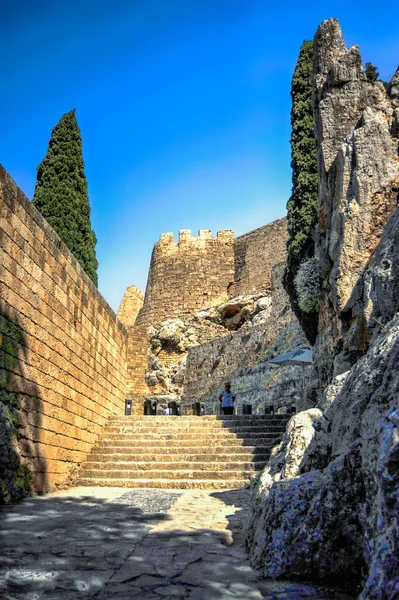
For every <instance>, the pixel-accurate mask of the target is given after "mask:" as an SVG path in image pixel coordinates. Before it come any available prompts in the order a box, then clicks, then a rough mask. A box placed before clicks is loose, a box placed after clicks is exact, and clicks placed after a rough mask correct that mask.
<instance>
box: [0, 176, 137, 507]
mask: <svg viewBox="0 0 399 600" xmlns="http://www.w3.org/2000/svg"><path fill="white" fill-rule="evenodd" d="M0 210H1V212H0V218H1V221H0V223H1V227H0V249H1V263H0V265H1V266H0V291H1V294H0V324H1V327H0V415H2V416H1V418H0V455H1V456H2V457H6V461H5V464H6V466H4V462H3V463H2V464H1V465H0V479H1V480H2V484H3V485H4V486H5V487H4V489H5V490H6V488H7V486H8V485H9V486H11V487H10V490H11V492H7V493H11V496H12V494H13V490H14V492H15V495H17V488H18V486H19V487H21V486H23V485H26V484H27V483H29V479H30V476H29V474H28V471H29V470H31V471H32V473H33V476H32V483H33V485H34V487H35V488H36V490H38V491H46V490H47V489H48V488H49V487H52V486H54V485H58V484H65V483H67V482H68V481H69V480H70V479H71V478H73V476H74V472H75V471H76V469H77V467H78V466H79V465H80V463H81V462H82V461H84V460H85V458H86V455H87V453H88V452H89V451H90V449H91V448H92V446H93V444H94V443H95V442H96V440H97V435H98V433H99V431H100V430H101V427H102V426H103V425H104V422H105V421H106V419H107V417H108V416H109V415H111V414H123V410H124V398H125V392H126V378H127V370H126V369H127V365H126V341H127V335H126V330H125V328H124V326H123V325H122V324H121V323H120V322H119V321H118V320H117V318H116V316H115V314H114V313H113V311H112V310H111V308H110V307H109V306H108V304H107V303H106V302H105V300H104V299H103V297H102V296H101V294H100V293H99V292H98V290H97V289H96V287H95V286H94V284H93V283H92V282H91V281H90V280H89V278H88V277H87V276H86V274H85V273H84V271H83V269H82V268H81V266H80V265H79V263H78V262H77V260H76V259H75V258H74V257H73V256H72V254H71V253H70V252H69V250H68V249H67V247H66V246H65V244H64V243H63V242H62V241H61V240H60V238H59V237H58V236H57V234H56V233H55V232H54V230H53V229H52V228H51V227H50V226H49V225H48V223H47V222H46V221H45V220H44V219H43V217H42V216H41V215H40V214H39V212H38V211H37V210H36V209H35V207H34V206H33V205H32V204H31V203H30V202H29V200H28V199H27V198H26V197H25V196H24V194H23V193H22V192H21V191H20V190H19V189H18V187H17V186H16V185H15V183H14V182H13V181H12V179H11V178H10V177H9V176H8V174H7V173H6V172H5V170H4V169H3V168H2V167H0ZM4 482H5V483H4ZM13 486H14V487H13Z"/></svg>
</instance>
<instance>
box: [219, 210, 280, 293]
mask: <svg viewBox="0 0 399 600" xmlns="http://www.w3.org/2000/svg"><path fill="white" fill-rule="evenodd" d="M287 238H288V234H287V219H286V218H285V217H284V218H282V219H278V220H277V221H273V223H269V225H265V226H264V227H259V228H258V229H255V230H254V231H250V232H248V233H245V234H244V235H240V236H239V237H237V238H236V239H235V240H234V282H235V285H234V286H232V287H231V288H230V295H231V296H234V295H238V294H255V293H256V292H260V291H265V290H269V289H270V288H271V273H272V268H273V266H274V265H275V264H277V263H280V262H282V261H285V260H286V257H287V251H286V242H287Z"/></svg>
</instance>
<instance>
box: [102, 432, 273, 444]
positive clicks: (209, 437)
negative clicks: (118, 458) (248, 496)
mask: <svg viewBox="0 0 399 600" xmlns="http://www.w3.org/2000/svg"><path fill="white" fill-rule="evenodd" d="M277 435H278V434H277ZM277 435H276V433H265V432H256V433H255V434H250V435H248V436H247V435H245V434H240V433H232V432H230V431H223V432H217V433H213V432H208V433H189V432H187V431H183V432H173V433H158V432H152V431H149V432H147V433H106V434H103V435H102V436H101V439H103V440H107V441H111V440H117V439H118V440H121V441H122V440H124V441H128V440H136V442H138V441H140V442H141V441H143V442H145V441H150V440H152V441H166V440H170V441H186V440H197V441H204V442H205V441H207V442H209V443H212V441H216V440H220V441H221V442H222V443H223V441H224V440H226V441H230V440H234V439H239V440H241V439H245V440H247V439H254V440H262V439H265V440H267V439H274V438H276V437H277Z"/></svg>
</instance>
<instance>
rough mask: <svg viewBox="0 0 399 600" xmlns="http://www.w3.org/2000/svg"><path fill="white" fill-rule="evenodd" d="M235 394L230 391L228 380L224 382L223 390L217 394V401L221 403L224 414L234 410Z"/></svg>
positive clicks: (229, 413)
mask: <svg viewBox="0 0 399 600" xmlns="http://www.w3.org/2000/svg"><path fill="white" fill-rule="evenodd" d="M235 399H236V397H235V395H234V394H233V393H232V391H231V384H230V381H226V383H225V384H224V390H223V392H222V393H221V394H219V402H220V404H221V405H222V411H223V414H224V415H232V414H233V412H234V402H235Z"/></svg>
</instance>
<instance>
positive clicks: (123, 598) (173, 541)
mask: <svg viewBox="0 0 399 600" xmlns="http://www.w3.org/2000/svg"><path fill="white" fill-rule="evenodd" d="M247 496H248V491H247V490H240V491H220V492H216V493H215V492H214V491H210V490H204V491H201V490H188V491H185V492H174V491H161V490H134V491H128V492H126V491H125V490H123V489H118V488H113V489H109V488H108V489H107V488H102V489H100V488H76V489H75V490H73V491H72V490H71V491H69V492H64V493H62V494H57V495H55V496H48V497H46V498H34V499H30V500H29V501H27V502H24V503H23V504H21V505H19V506H18V507H13V508H12V507H9V508H7V509H5V510H4V512H2V515H1V517H2V523H4V524H5V527H4V528H2V531H1V533H0V536H1V538H2V539H1V542H2V555H1V564H0V594H1V596H2V598H7V599H8V598H12V599H13V600H49V599H50V600H80V599H83V598H87V599H94V598H95V599H96V600H110V599H111V598H118V600H128V599H129V600H131V599H132V598H139V599H140V600H154V599H155V600H160V599H162V598H169V599H170V598H185V599H187V600H202V599H204V600H205V599H206V600H216V598H220V599H222V598H235V599H236V600H249V599H250V598H258V599H259V600H261V599H262V598H263V599H265V600H275V599H276V598H280V599H284V600H310V599H312V600H349V597H348V596H347V595H346V594H344V593H342V592H340V591H339V590H337V589H334V588H332V587H328V588H326V587H324V586H323V587H322V586H314V585H311V584H306V583H303V584H302V583H295V582H289V581H280V582H272V581H264V580H262V578H261V577H260V576H259V574H258V573H257V572H256V571H255V570H254V569H252V568H251V567H250V566H249V564H248V559H247V555H246V552H245V548H244V545H243V522H244V518H245V515H246V505H247ZM27 521H28V523H29V527H27Z"/></svg>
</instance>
